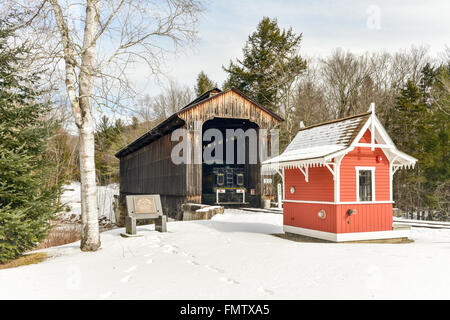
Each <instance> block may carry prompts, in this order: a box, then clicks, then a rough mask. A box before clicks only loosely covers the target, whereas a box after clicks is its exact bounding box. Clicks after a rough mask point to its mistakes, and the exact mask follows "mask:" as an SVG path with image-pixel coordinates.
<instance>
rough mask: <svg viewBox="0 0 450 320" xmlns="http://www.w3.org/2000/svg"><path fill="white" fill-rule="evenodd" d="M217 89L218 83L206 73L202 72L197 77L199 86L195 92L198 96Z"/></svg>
mask: <svg viewBox="0 0 450 320" xmlns="http://www.w3.org/2000/svg"><path fill="white" fill-rule="evenodd" d="M214 88H217V83H215V82H214V81H212V80H211V79H210V78H209V77H208V76H207V75H206V73H205V72H203V70H202V71H200V73H199V74H198V76H197V84H196V85H195V87H194V91H195V94H196V96H197V97H198V96H200V95H201V94H202V93H205V92H206V91H208V90H211V89H214Z"/></svg>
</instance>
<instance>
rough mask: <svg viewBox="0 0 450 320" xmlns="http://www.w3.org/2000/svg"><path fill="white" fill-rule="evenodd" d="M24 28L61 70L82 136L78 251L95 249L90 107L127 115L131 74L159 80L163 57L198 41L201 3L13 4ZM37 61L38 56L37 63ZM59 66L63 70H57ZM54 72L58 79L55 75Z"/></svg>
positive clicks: (20, 0)
mask: <svg viewBox="0 0 450 320" xmlns="http://www.w3.org/2000/svg"><path fill="white" fill-rule="evenodd" d="M10 3H13V4H14V10H18V9H20V10H23V11H24V12H27V13H31V14H30V16H31V18H30V20H29V21H28V22H27V23H26V24H25V25H24V27H27V28H28V29H27V30H28V31H27V32H30V28H31V30H32V33H33V34H32V35H33V36H34V38H39V37H41V35H43V37H45V38H46V42H45V43H43V44H42V49H43V50H42V52H41V55H42V57H43V58H45V61H46V63H49V61H50V62H52V63H53V64H52V65H51V68H53V69H54V70H58V69H63V70H64V72H63V79H64V83H65V91H66V93H67V97H68V102H69V104H70V106H71V108H72V111H73V118H74V122H75V125H76V127H77V128H78V132H79V139H80V143H79V159H80V176H81V207H82V232H81V236H82V239H81V250H83V251H95V250H97V249H98V248H99V247H100V234H99V225H98V208H97V196H96V176H95V161H94V108H97V109H99V108H101V107H109V108H112V109H118V108H130V101H131V100H130V99H129V98H130V97H131V96H132V95H133V89H132V86H131V83H130V80H129V79H130V73H131V75H133V76H135V73H137V72H139V71H140V70H142V66H146V67H147V68H144V69H147V70H148V69H149V73H153V74H160V73H161V63H162V62H163V60H164V57H165V55H166V54H167V53H168V52H175V51H176V50H177V49H178V48H179V47H181V46H184V45H187V44H191V43H193V41H195V40H196V31H195V25H196V23H197V17H198V15H199V13H200V12H201V11H202V6H201V3H200V1H198V0H159V1H158V0H84V1H63V0H42V1H38V0H15V1H11V0H10ZM37 58H39V57H37ZM60 67H62V68H60ZM55 73H57V72H55Z"/></svg>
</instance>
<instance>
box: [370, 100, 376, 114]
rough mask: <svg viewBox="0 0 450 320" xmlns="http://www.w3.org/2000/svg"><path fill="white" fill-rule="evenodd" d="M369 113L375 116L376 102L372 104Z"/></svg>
mask: <svg viewBox="0 0 450 320" xmlns="http://www.w3.org/2000/svg"><path fill="white" fill-rule="evenodd" d="M369 112H371V113H372V114H375V102H371V103H370V108H369Z"/></svg>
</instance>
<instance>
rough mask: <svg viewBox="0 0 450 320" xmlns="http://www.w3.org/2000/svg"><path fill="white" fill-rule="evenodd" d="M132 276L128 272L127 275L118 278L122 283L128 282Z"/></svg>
mask: <svg viewBox="0 0 450 320" xmlns="http://www.w3.org/2000/svg"><path fill="white" fill-rule="evenodd" d="M132 276H133V275H132V274H129V275H127V276H125V277H123V278H121V279H120V282H122V283H127V282H130V279H131V277H132Z"/></svg>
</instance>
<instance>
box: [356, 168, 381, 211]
mask: <svg viewBox="0 0 450 320" xmlns="http://www.w3.org/2000/svg"><path fill="white" fill-rule="evenodd" d="M355 170H356V202H360V203H370V202H375V201H376V199H375V167H355ZM367 170H370V171H372V173H371V175H370V176H371V185H372V200H371V201H361V199H359V172H360V171H367Z"/></svg>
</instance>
